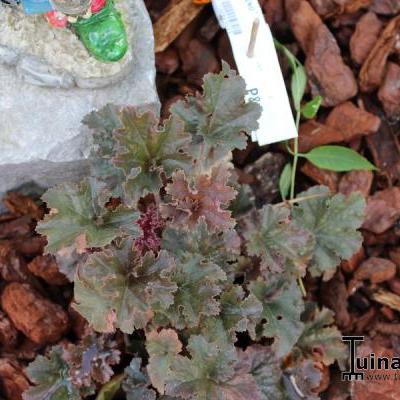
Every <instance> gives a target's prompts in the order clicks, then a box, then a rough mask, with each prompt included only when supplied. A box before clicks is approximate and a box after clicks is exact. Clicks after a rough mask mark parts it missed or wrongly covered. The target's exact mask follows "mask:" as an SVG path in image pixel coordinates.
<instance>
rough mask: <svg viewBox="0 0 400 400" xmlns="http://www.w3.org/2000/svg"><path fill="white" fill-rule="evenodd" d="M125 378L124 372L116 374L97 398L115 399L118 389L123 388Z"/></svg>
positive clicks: (103, 399) (99, 399)
mask: <svg viewBox="0 0 400 400" xmlns="http://www.w3.org/2000/svg"><path fill="white" fill-rule="evenodd" d="M124 378H125V375H124V374H119V375H117V376H114V378H112V379H111V380H110V381H109V382H108V383H106V384H105V385H103V386H102V388H101V389H100V391H99V393H98V395H97V397H96V400H113V399H114V397H115V395H116V394H117V392H118V390H119V389H120V388H121V384H122V381H123V380H124Z"/></svg>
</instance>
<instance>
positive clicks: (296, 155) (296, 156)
mask: <svg viewBox="0 0 400 400" xmlns="http://www.w3.org/2000/svg"><path fill="white" fill-rule="evenodd" d="M300 115H301V112H300V110H297V111H296V130H297V132H299V127H300ZM293 147H294V151H293V153H294V154H293V167H292V179H291V184H290V200H293V199H294V187H295V182H296V169H297V162H298V160H299V138H298V137H296V138H295V139H294V146H293Z"/></svg>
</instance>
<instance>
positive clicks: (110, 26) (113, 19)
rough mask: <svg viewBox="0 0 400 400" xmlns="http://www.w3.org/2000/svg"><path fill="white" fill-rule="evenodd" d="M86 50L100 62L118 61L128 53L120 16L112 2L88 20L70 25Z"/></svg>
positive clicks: (125, 35) (126, 39)
mask: <svg viewBox="0 0 400 400" xmlns="http://www.w3.org/2000/svg"><path fill="white" fill-rule="evenodd" d="M72 27H73V29H74V30H75V32H76V34H77V35H78V36H79V38H80V40H81V41H82V43H83V44H84V45H85V47H86V49H87V50H88V51H89V53H90V54H92V55H93V56H94V57H95V58H97V59H98V60H100V61H108V62H113V61H114V62H115V61H119V60H120V59H121V58H122V57H123V56H124V55H125V53H126V52H127V51H128V37H127V34H126V30H125V26H124V23H123V21H122V18H121V14H120V13H119V11H117V10H116V9H115V7H114V3H113V2H112V0H109V1H108V2H107V5H106V6H105V7H104V8H103V9H102V10H101V11H100V12H98V13H96V14H93V15H92V16H91V17H90V18H87V19H85V18H80V19H79V20H78V21H77V22H75V23H73V24H72Z"/></svg>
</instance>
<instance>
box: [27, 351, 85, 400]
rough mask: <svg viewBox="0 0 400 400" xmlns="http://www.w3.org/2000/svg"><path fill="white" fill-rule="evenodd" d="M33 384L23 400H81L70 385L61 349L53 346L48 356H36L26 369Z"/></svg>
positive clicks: (77, 391) (67, 369)
mask: <svg viewBox="0 0 400 400" xmlns="http://www.w3.org/2000/svg"><path fill="white" fill-rule="evenodd" d="M26 371H27V374H28V377H29V379H30V380H31V381H32V382H33V383H34V384H35V386H33V387H32V388H30V389H28V390H27V391H26V392H25V393H24V394H23V399H24V400H43V399H46V400H81V399H82V397H81V395H80V393H79V390H78V389H77V388H76V387H75V386H74V385H73V384H72V382H71V380H70V377H69V367H68V364H67V363H66V361H64V359H63V349H62V347H61V346H55V347H53V348H52V349H51V351H50V353H49V356H48V357H44V356H41V355H39V356H37V357H36V359H35V361H33V362H32V363H30V364H29V366H28V368H27V370H26Z"/></svg>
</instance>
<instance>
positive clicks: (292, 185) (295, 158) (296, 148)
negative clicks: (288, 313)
mask: <svg viewBox="0 0 400 400" xmlns="http://www.w3.org/2000/svg"><path fill="white" fill-rule="evenodd" d="M300 117H301V112H300V110H297V111H296V130H297V133H298V132H299V128H300ZM293 153H294V154H293V166H292V179H291V183H290V200H293V199H294V188H295V182H296V170H297V163H298V161H299V138H298V137H296V138H295V139H294V145H293ZM297 283H298V285H299V287H300V290H301V294H302V295H303V297H306V295H307V292H306V288H305V287H304V283H303V279H301V278H299V279H298V280H297Z"/></svg>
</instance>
